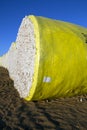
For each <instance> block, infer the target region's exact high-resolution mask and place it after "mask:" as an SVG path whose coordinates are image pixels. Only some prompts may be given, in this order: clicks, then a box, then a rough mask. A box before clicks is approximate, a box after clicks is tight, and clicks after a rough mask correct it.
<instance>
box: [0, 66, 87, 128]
mask: <svg viewBox="0 0 87 130" xmlns="http://www.w3.org/2000/svg"><path fill="white" fill-rule="evenodd" d="M0 130H87V95H84V96H83V95H82V96H77V97H72V98H60V99H55V100H44V101H37V102H27V101H25V100H23V99H21V98H20V97H19V94H18V92H17V91H16V89H15V88H14V83H13V81H12V80H11V78H10V77H9V73H8V71H7V70H6V69H5V68H2V67H0Z"/></svg>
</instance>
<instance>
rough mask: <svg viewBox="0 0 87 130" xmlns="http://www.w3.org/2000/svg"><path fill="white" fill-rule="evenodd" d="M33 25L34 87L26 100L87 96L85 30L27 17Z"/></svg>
mask: <svg viewBox="0 0 87 130" xmlns="http://www.w3.org/2000/svg"><path fill="white" fill-rule="evenodd" d="M29 18H30V19H31V21H32V22H33V24H34V32H35V40H36V50H37V51H36V57H35V69H34V76H33V84H32V86H31V89H30V92H29V96H28V97H26V98H25V99H26V100H40V99H46V98H58V97H68V96H74V95H78V94H84V93H87V44H86V37H85V36H86V35H87V29H85V28H83V27H80V26H76V25H73V24H70V23H66V22H62V21H56V20H51V19H47V18H43V17H35V16H29Z"/></svg>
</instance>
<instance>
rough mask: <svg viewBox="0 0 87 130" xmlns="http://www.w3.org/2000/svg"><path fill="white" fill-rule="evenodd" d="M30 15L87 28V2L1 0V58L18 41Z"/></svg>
mask: <svg viewBox="0 0 87 130" xmlns="http://www.w3.org/2000/svg"><path fill="white" fill-rule="evenodd" d="M30 14H33V15H37V16H44V17H48V18H52V19H57V20H62V21H67V22H71V23H75V24H78V25H81V26H84V27H87V1H86V0H0V56H1V55H3V54H4V53H6V52H7V51H8V49H9V47H10V45H11V43H12V42H14V41H15V40H16V36H17V32H18V28H19V26H20V23H21V21H22V19H23V17H25V16H26V15H30Z"/></svg>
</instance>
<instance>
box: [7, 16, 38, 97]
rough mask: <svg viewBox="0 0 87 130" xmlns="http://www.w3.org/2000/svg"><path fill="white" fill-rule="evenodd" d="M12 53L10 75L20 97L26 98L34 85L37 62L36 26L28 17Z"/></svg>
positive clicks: (20, 30)
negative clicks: (35, 63)
mask: <svg viewBox="0 0 87 130" xmlns="http://www.w3.org/2000/svg"><path fill="white" fill-rule="evenodd" d="M10 52H11V54H10V56H11V58H9V59H10V62H9V63H12V64H10V65H9V71H10V75H11V77H12V78H13V79H14V86H15V88H16V89H17V90H18V92H19V94H20V97H23V98H25V97H27V96H28V94H29V90H30V88H31V85H32V80H33V74H34V61H35V38H34V26H33V24H32V22H31V21H30V19H29V18H28V17H25V18H24V19H23V21H22V23H21V25H20V28H19V31H18V35H17V39H16V48H15V52H14V54H13V53H12V51H10ZM12 54H13V55H12Z"/></svg>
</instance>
